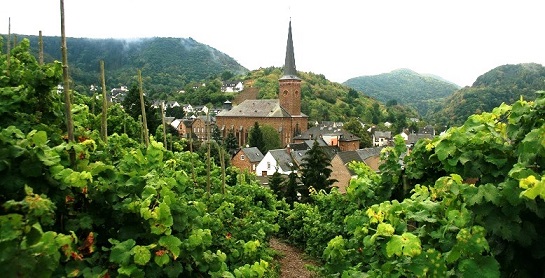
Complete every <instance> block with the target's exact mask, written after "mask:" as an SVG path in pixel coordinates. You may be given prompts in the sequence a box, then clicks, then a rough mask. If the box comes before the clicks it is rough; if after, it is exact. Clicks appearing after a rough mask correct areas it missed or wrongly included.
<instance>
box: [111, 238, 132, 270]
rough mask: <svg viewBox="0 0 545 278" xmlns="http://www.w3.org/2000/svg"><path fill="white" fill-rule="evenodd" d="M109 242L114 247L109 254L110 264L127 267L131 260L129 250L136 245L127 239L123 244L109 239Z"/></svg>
mask: <svg viewBox="0 0 545 278" xmlns="http://www.w3.org/2000/svg"><path fill="white" fill-rule="evenodd" d="M109 241H110V243H112V244H113V245H114V246H113V247H112V248H111V252H110V262H112V263H117V264H120V265H128V264H129V262H130V260H131V249H132V248H133V247H134V245H135V244H136V242H135V241H134V239H128V240H125V241H123V242H119V241H117V240H113V239H110V240H109Z"/></svg>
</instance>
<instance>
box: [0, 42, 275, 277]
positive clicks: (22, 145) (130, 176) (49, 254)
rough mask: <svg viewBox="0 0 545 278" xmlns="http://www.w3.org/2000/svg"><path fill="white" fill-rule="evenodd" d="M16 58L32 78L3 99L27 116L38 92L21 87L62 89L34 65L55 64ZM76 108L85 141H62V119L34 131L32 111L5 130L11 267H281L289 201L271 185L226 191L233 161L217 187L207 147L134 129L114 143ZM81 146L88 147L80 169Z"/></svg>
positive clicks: (0, 169)
mask: <svg viewBox="0 0 545 278" xmlns="http://www.w3.org/2000/svg"><path fill="white" fill-rule="evenodd" d="M21 47H25V44H22V46H21ZM14 51H18V50H17V48H16V49H14ZM5 57H6V55H2V56H1V58H3V60H2V63H0V66H4V67H5V65H6V63H5V62H4V61H5ZM24 57H27V56H24ZM29 57H31V56H29ZM29 57H27V58H28V61H30V62H32V63H35V60H32V59H30V58H29ZM12 59H13V61H12V62H14V63H13V64H14V65H19V67H18V68H17V70H18V71H20V73H19V74H20V75H21V76H25V78H26V79H25V78H23V79H21V78H20V79H19V80H18V81H17V82H19V83H17V82H16V81H14V80H11V81H9V82H7V83H2V86H1V87H0V90H1V93H2V97H3V98H5V99H15V100H16V101H17V102H16V103H17V105H14V106H12V107H10V109H11V110H10V112H11V113H15V114H17V113H19V114H21V113H26V112H25V111H24V110H25V109H26V108H27V107H26V105H27V104H26V101H29V100H28V99H27V98H30V99H31V98H32V97H33V96H31V95H30V94H20V95H18V92H27V91H28V92H34V90H33V89H32V88H33V87H32V86H37V87H40V86H45V87H47V89H43V88H42V89H43V90H42V91H40V92H41V93H44V92H47V93H48V94H50V95H51V96H56V94H57V92H56V90H55V86H54V85H56V83H55V84H53V82H51V81H49V80H48V81H47V82H46V81H43V82H42V81H40V80H41V79H39V78H40V75H36V76H37V77H36V79H33V78H32V76H34V75H33V72H34V71H36V70H42V69H47V68H50V67H52V66H51V65H46V66H43V68H40V67H38V66H36V65H34V66H27V65H26V64H24V63H22V62H21V63H17V62H18V61H20V60H18V59H19V57H18V56H14V57H13V58H12ZM27 67H28V69H27ZM13 69H15V66H12V70H13ZM2 70H3V71H4V72H5V68H3V69H2ZM26 71H29V72H26ZM59 73H60V71H56V72H54V76H53V77H52V79H53V80H57V79H55V78H58V77H59V76H57V75H58V74H59ZM13 76H16V75H13ZM2 80H3V81H1V82H4V81H5V80H4V79H2ZM36 83H38V85H36ZM14 88H16V89H14ZM78 98H80V96H78V97H76V98H75V99H78ZM6 109H7V107H5V106H2V107H0V110H1V111H0V113H2V115H4V114H7V113H8V111H6ZM73 113H74V117H73V118H74V121H75V129H76V132H75V134H76V137H77V138H78V140H77V142H75V143H74V142H63V141H62V140H58V139H55V138H59V139H60V138H62V134H60V133H56V132H57V130H56V129H53V128H44V129H42V130H40V129H38V130H32V129H30V128H29V127H32V126H33V124H34V123H36V125H37V126H38V127H44V125H42V124H40V121H41V120H38V119H37V118H36V117H37V115H32V114H29V115H31V116H29V118H32V119H34V120H35V122H32V121H31V122H23V121H16V122H14V123H16V124H17V125H18V126H2V129H1V130H0V176H2V179H0V204H1V206H2V210H1V212H0V271H1V272H2V273H3V274H4V275H6V276H7V277H36V276H38V277H42V276H43V277H49V276H69V277H78V276H80V277H111V276H134V277H202V276H212V277H249V276H266V275H272V273H274V269H273V266H272V265H271V264H270V262H271V261H272V253H271V251H270V250H269V248H268V245H267V243H268V238H269V237H270V236H271V234H272V233H274V232H276V231H277V230H278V225H277V224H275V223H276V218H277V217H278V208H280V203H278V202H277V201H276V199H275V197H274V195H273V194H272V192H271V191H270V190H268V189H265V188H262V187H260V186H258V185H257V183H256V182H255V180H252V179H248V181H246V180H245V182H244V183H242V184H240V185H237V186H233V187H230V186H228V187H227V188H226V192H225V193H220V192H222V190H221V180H220V176H221V175H220V173H221V170H220V168H219V167H217V166H216V165H212V168H211V174H210V175H211V185H212V186H211V190H210V192H207V191H206V190H205V188H206V184H207V178H206V175H207V170H206V167H205V163H204V162H203V159H202V158H199V157H198V155H196V154H192V153H189V152H170V151H166V150H165V148H164V147H163V146H162V144H160V143H157V142H155V141H152V143H151V144H150V146H149V147H148V148H144V147H143V145H142V144H139V143H138V142H136V141H134V140H133V139H131V138H129V137H128V136H127V135H126V134H119V135H118V134H113V135H112V136H110V138H109V140H108V143H107V144H106V143H104V142H102V141H100V139H99V134H98V132H97V131H96V130H93V129H92V127H93V122H95V120H96V119H95V118H94V116H93V115H92V114H91V113H89V109H88V107H87V106H86V105H83V104H81V103H80V104H78V103H76V104H75V105H74V107H73ZM53 122H56V121H55V120H53ZM59 122H62V120H60V121H59ZM19 123H20V124H21V126H22V127H24V128H25V130H21V129H20V128H19ZM46 131H47V132H46ZM69 151H74V152H75V153H76V157H77V162H76V163H75V165H74V166H73V167H71V166H70V162H69V157H68V153H69ZM192 171H194V172H195V178H194V179H193V175H192V174H191V173H192ZM246 178H247V177H246Z"/></svg>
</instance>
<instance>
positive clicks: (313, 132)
mask: <svg viewBox="0 0 545 278" xmlns="http://www.w3.org/2000/svg"><path fill="white" fill-rule="evenodd" d="M328 135H329V136H337V137H338V138H339V141H357V140H360V138H359V137H358V136H356V135H354V134H352V133H350V132H348V131H346V130H344V129H343V128H341V127H339V126H337V125H336V124H335V123H332V124H324V123H322V124H320V125H318V126H314V127H311V128H309V129H307V130H306V131H305V132H303V133H301V134H299V135H297V136H295V137H294V139H295V140H314V139H318V138H320V137H322V136H328Z"/></svg>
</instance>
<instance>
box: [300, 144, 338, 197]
mask: <svg viewBox="0 0 545 278" xmlns="http://www.w3.org/2000/svg"><path fill="white" fill-rule="evenodd" d="M330 167H331V159H330V158H329V157H328V156H327V154H326V153H325V152H324V151H323V150H322V149H321V148H320V146H319V145H318V141H314V144H313V145H312V148H311V149H310V150H308V151H307V153H306V154H305V156H304V157H303V164H302V165H301V173H302V181H303V184H304V185H305V188H310V187H314V189H315V190H316V191H320V190H324V191H325V192H327V193H329V192H330V191H331V185H332V184H333V183H335V182H336V180H334V179H329V177H330V176H331V172H332V171H333V170H331V168H330ZM303 191H305V190H303ZM301 195H302V198H303V197H306V196H308V195H307V192H301ZM303 199H306V198H303Z"/></svg>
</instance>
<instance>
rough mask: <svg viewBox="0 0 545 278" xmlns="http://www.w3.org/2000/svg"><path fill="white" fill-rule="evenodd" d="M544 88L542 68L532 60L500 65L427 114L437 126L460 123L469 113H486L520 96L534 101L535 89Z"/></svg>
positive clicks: (544, 68)
mask: <svg viewBox="0 0 545 278" xmlns="http://www.w3.org/2000/svg"><path fill="white" fill-rule="evenodd" d="M543 89H545V67H543V66H542V65H540V64H536V63H526V64H517V65H502V66H499V67H496V68H494V69H492V70H490V71H488V72H486V73H484V74H483V75H481V76H479V77H478V78H477V79H476V80H475V82H474V83H473V85H472V86H471V87H464V88H462V89H460V90H458V91H457V92H455V93H454V94H452V95H451V96H449V97H448V98H447V99H446V100H445V102H444V103H443V104H442V105H440V106H437V107H436V108H435V110H434V111H432V112H431V113H430V114H429V115H428V117H427V118H428V119H430V120H431V121H433V122H435V123H437V124H440V125H447V126H451V125H460V124H462V123H463V122H464V121H465V120H466V119H467V117H469V116H470V115H472V114H478V113H482V112H490V111H492V109H493V108H494V107H497V106H499V105H501V104H502V103H507V104H511V103H513V102H515V101H516V100H518V99H520V98H521V97H523V98H524V99H526V100H534V99H535V98H536V97H537V94H536V91H538V90H543Z"/></svg>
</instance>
